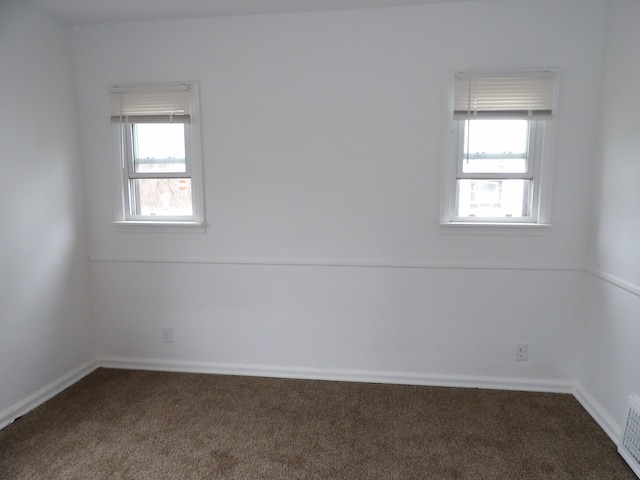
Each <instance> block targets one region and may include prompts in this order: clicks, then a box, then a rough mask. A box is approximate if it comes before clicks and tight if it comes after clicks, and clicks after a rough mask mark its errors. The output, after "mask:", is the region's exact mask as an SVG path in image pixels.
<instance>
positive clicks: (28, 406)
mask: <svg viewBox="0 0 640 480" xmlns="http://www.w3.org/2000/svg"><path fill="white" fill-rule="evenodd" d="M96 368H98V363H97V362H96V361H92V362H88V363H85V364H84V365H81V366H79V367H78V368H76V369H74V370H72V371H71V372H69V373H67V374H66V375H64V376H62V377H60V378H58V379H57V380H54V381H53V382H51V383H49V384H48V385H45V386H44V387H42V388H41V389H40V390H38V391H37V392H35V393H33V394H32V395H29V396H28V397H27V398H25V399H24V400H22V401H20V402H18V403H16V404H15V405H13V406H11V407H9V408H8V409H6V410H5V411H3V412H0V430H2V429H3V428H4V427H6V426H7V425H10V424H11V423H13V422H14V421H15V420H16V418H19V417H21V416H23V415H24V414H25V413H28V412H30V411H31V410H33V409H34V408H36V407H39V406H40V405H42V404H43V403H44V402H46V401H47V400H49V399H51V398H53V397H54V396H56V395H57V394H58V393H60V392H61V391H62V390H64V389H66V388H68V387H70V386H71V385H73V384H74V383H76V382H77V381H78V380H81V379H82V378H84V377H85V376H87V375H89V374H90V373H91V372H93V371H94V370H95V369H96Z"/></svg>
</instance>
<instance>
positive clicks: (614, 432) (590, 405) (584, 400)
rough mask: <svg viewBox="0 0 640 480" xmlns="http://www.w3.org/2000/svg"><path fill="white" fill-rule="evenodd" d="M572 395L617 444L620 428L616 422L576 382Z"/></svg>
mask: <svg viewBox="0 0 640 480" xmlns="http://www.w3.org/2000/svg"><path fill="white" fill-rule="evenodd" d="M573 396H574V397H576V400H578V402H580V404H581V405H582V406H583V407H584V409H585V410H586V411H587V413H588V414H589V415H591V417H592V418H593V419H594V420H595V421H596V422H597V424H598V425H600V428H602V430H604V432H605V433H606V434H607V435H608V436H609V438H610V439H611V440H612V441H613V443H615V444H616V445H618V442H619V440H620V435H621V433H622V428H621V427H620V425H618V423H617V422H616V421H615V420H614V419H613V418H612V417H611V415H609V414H608V413H607V412H606V411H605V409H604V408H602V406H601V405H600V404H599V403H598V402H597V401H596V399H595V398H593V397H592V396H591V395H590V394H589V393H588V392H587V391H586V390H585V389H584V387H583V386H582V385H580V384H579V383H577V384H576V385H575V388H574V391H573Z"/></svg>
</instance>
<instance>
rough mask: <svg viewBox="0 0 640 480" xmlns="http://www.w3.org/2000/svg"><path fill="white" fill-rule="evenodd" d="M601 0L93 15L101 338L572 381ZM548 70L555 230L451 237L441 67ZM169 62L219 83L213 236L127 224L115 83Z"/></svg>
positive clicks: (179, 355) (237, 358)
mask: <svg viewBox="0 0 640 480" xmlns="http://www.w3.org/2000/svg"><path fill="white" fill-rule="evenodd" d="M604 10H605V8H604V4H602V2H600V1H598V0H589V1H586V2H585V1H584V0H560V1H558V0H542V1H538V2H528V1H492V2H468V3H466V2H460V3H453V4H435V5H427V6H417V7H404V8H394V9H370V10H361V11H351V12H325V13H310V14H290V15H270V16H254V17H236V18H232V17H229V18H218V19H201V20H186V21H173V22H147V23H120V24H104V25H86V26H81V27H79V28H78V29H77V30H76V31H75V32H74V38H73V41H74V47H75V60H76V65H77V81H78V99H79V104H80V119H81V137H82V143H83V157H84V161H85V166H86V168H87V191H88V193H89V195H88V197H87V208H88V221H89V236H90V247H89V248H90V254H91V258H92V260H93V261H92V264H91V270H92V293H93V299H94V309H95V320H96V322H97V328H98V355H99V356H100V357H101V358H102V359H110V360H111V361H112V362H113V364H118V362H122V363H119V364H126V363H127V362H129V363H130V364H131V363H132V362H145V361H149V362H156V364H157V365H160V364H162V365H163V366H165V367H167V365H168V364H171V365H178V364H180V363H181V362H183V363H182V364H183V365H188V366H189V368H196V367H197V366H201V367H202V368H205V369H206V368H210V369H216V368H217V369H223V368H226V367H229V368H231V367H233V366H238V365H241V366H243V367H246V368H247V369H248V370H251V369H258V370H259V369H267V370H269V371H271V372H276V373H277V372H283V371H292V370H294V371H299V372H302V373H301V374H307V375H309V374H311V372H318V371H320V372H334V374H335V372H337V371H340V372H352V373H353V372H356V373H358V372H360V373H363V372H369V373H371V374H372V375H374V376H375V375H376V374H379V373H381V372H391V373H392V374H393V375H396V377H399V376H402V375H411V376H413V377H420V378H424V379H426V380H429V381H432V380H434V379H435V378H436V377H438V376H439V375H441V376H444V377H446V378H449V379H451V378H454V379H458V380H459V381H463V380H464V379H467V380H469V379H471V380H470V381H471V382H472V383H473V381H477V382H484V383H485V384H487V383H490V382H496V383H500V382H503V383H505V384H508V383H509V382H511V384H515V383H518V384H520V385H521V386H525V387H526V386H527V385H528V386H535V385H545V386H547V387H550V386H554V385H555V386H558V388H564V387H567V386H569V385H570V384H571V382H572V381H573V379H574V378H575V374H576V357H577V340H576V331H577V328H578V326H577V321H578V319H579V318H580V316H581V314H582V307H581V305H580V302H579V298H580V295H579V294H580V292H581V291H582V288H583V282H584V281H585V278H584V274H583V273H581V272H580V271H577V270H579V268H580V267H581V266H582V265H584V263H585V260H586V254H587V241H586V236H587V232H588V223H589V215H590V195H589V191H588V189H586V188H585V187H584V186H585V185H588V184H590V183H591V173H590V171H591V169H590V168H589V167H590V166H591V165H592V162H593V161H594V153H593V152H594V149H595V140H594V138H595V136H596V132H597V119H596V117H597V116H596V114H597V106H596V105H594V103H593V101H592V99H593V92H594V91H598V89H599V85H600V70H601V49H602V45H603V35H604V22H603V17H604V13H605V12H604ZM523 18H526V20H527V21H526V22H523V21H522V19H523ZM569 18H570V19H571V21H570V22H568V21H567V19H569ZM530 67H557V68H559V69H560V71H561V76H560V89H561V90H560V105H559V112H560V113H559V116H558V122H557V123H558V131H557V144H556V155H557V164H556V167H557V168H556V171H555V184H554V189H553V207H552V222H553V228H552V230H551V232H549V233H548V234H543V235H525V236H518V235H490V236H487V235H449V234H444V233H443V232H442V231H441V229H440V227H439V225H438V211H439V194H440V163H441V151H442V138H443V136H444V135H443V128H442V124H443V104H444V77H445V73H446V72H448V71H453V70H456V69H466V68H530ZM175 80H198V81H199V82H200V84H201V103H202V105H201V107H202V119H203V125H202V127H203V132H202V133H203V153H204V161H205V165H204V168H205V194H206V217H207V223H208V228H207V232H206V233H205V234H167V233H155V234H148V233H130V232H122V231H119V230H117V229H116V228H115V227H114V226H113V225H112V224H111V220H112V218H113V207H112V200H111V199H112V198H113V191H114V189H113V174H112V157H111V143H110V142H111V136H110V130H109V123H108V96H107V88H108V85H109V84H110V83H115V82H155V81H157V82H161V81H175ZM162 325H173V327H174V336H175V341H174V343H173V344H171V345H166V344H162V343H161V342H160V327H161V326H162ZM516 341H528V342H529V349H530V352H529V353H530V360H529V361H528V362H526V363H523V362H515V361H514V357H515V343H516ZM354 375H355V373H354ZM567 388H568V387H567Z"/></svg>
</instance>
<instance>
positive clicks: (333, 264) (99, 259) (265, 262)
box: [89, 255, 584, 272]
mask: <svg viewBox="0 0 640 480" xmlns="http://www.w3.org/2000/svg"><path fill="white" fill-rule="evenodd" d="M89 261H90V262H94V263H181V264H206V265H232V266H255V267H330V268H341V267H346V268H380V269H382V268H391V269H416V270H521V271H545V272H583V271H584V268H583V267H580V266H575V265H564V266H547V265H540V266H536V265H533V266H532V265H498V264H488V265H455V264H450V265H445V264H428V263H403V262H380V261H326V260H314V259H300V260H284V259H254V260H243V259H233V258H177V257H174V258H169V257H116V256H101V255H91V256H90V257H89Z"/></svg>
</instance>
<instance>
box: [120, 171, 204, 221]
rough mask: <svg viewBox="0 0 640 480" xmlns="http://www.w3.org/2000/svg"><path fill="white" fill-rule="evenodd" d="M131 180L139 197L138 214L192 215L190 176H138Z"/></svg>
mask: <svg viewBox="0 0 640 480" xmlns="http://www.w3.org/2000/svg"><path fill="white" fill-rule="evenodd" d="M131 182H132V183H133V185H132V187H133V188H134V189H135V191H136V192H137V198H138V199H139V205H138V212H137V214H138V215H158V216H190V215H193V208H192V203H191V179H190V178H139V179H135V180H131Z"/></svg>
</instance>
